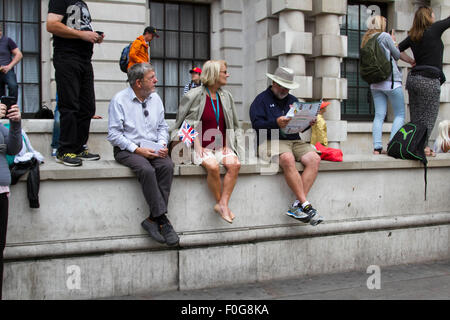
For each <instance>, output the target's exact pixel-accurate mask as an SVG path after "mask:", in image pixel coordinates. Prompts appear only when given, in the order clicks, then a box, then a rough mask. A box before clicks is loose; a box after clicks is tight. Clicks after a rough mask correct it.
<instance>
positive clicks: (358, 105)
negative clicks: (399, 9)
mask: <svg viewBox="0 0 450 320" xmlns="http://www.w3.org/2000/svg"><path fill="white" fill-rule="evenodd" d="M386 13H387V5H386V4H385V3H368V2H364V4H362V3H358V2H356V1H348V6H347V15H346V16H344V17H342V23H341V34H342V35H346V36H347V37H348V50H347V52H348V55H347V58H345V59H344V60H343V62H342V65H341V77H342V78H347V83H348V88H347V89H348V94H347V97H348V98H347V100H344V101H343V102H342V104H341V114H342V119H344V120H372V119H373V115H374V108H373V100H372V95H371V94H370V89H369V84H368V83H367V82H365V81H364V80H363V79H361V77H360V75H359V48H360V45H361V40H362V37H363V36H364V33H365V32H366V30H367V26H366V20H367V18H368V17H370V16H371V15H372V14H375V15H382V16H384V17H386V16H387V15H386ZM388 24H389V21H388ZM388 29H389V27H388Z"/></svg>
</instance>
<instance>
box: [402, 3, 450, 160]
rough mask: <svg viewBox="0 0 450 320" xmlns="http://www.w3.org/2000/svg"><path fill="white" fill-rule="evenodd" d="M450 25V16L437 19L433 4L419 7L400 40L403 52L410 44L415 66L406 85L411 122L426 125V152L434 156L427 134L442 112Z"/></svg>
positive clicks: (428, 134) (427, 154)
mask: <svg viewBox="0 0 450 320" xmlns="http://www.w3.org/2000/svg"><path fill="white" fill-rule="evenodd" d="M448 28H450V16H449V17H447V18H446V19H444V20H440V21H436V22H435V16H434V12H433V10H432V9H431V8H430V7H420V8H419V9H418V10H417V11H416V13H415V15H414V21H413V25H412V28H411V29H410V30H409V32H408V37H406V39H405V40H403V41H402V42H400V44H399V46H398V49H399V50H400V52H402V51H405V50H406V49H408V48H411V50H412V52H413V54H414V59H415V60H416V66H415V67H414V68H413V69H412V70H411V71H410V72H409V74H408V77H407V79H406V89H407V90H408V95H409V109H410V117H411V122H412V123H415V124H421V125H423V126H425V127H427V129H428V130H427V131H428V132H427V140H426V143H425V155H426V156H435V155H436V154H435V152H434V151H433V150H431V148H430V147H429V146H428V138H429V137H430V134H431V131H433V128H434V125H435V123H436V119H437V115H438V113H439V100H440V95H441V87H440V86H441V84H443V83H444V82H445V75H444V73H443V72H442V58H443V53H444V44H443V43H442V39H441V37H442V34H443V33H444V31H445V30H447V29H448Z"/></svg>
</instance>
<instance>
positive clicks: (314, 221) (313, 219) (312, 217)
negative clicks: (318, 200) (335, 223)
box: [303, 204, 323, 226]
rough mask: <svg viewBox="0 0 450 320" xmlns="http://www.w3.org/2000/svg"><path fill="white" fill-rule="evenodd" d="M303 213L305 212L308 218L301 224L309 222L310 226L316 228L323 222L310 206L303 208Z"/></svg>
mask: <svg viewBox="0 0 450 320" xmlns="http://www.w3.org/2000/svg"><path fill="white" fill-rule="evenodd" d="M303 212H305V213H306V214H307V215H308V216H309V218H308V219H307V221H303V222H306V223H308V222H309V224H310V225H312V226H317V225H318V224H319V223H321V222H322V221H323V218H322V217H321V216H320V215H319V214H318V213H317V210H316V209H314V208H313V207H312V205H311V204H308V205H307V206H306V207H304V208H303Z"/></svg>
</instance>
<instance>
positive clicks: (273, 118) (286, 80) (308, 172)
mask: <svg viewBox="0 0 450 320" xmlns="http://www.w3.org/2000/svg"><path fill="white" fill-rule="evenodd" d="M267 77H269V78H270V79H271V80H272V85H271V86H270V87H269V88H267V89H266V90H265V91H263V92H262V93H260V94H259V95H258V96H257V97H256V98H255V100H254V101H253V103H252V105H251V106H250V119H251V121H252V127H253V129H256V130H257V131H258V138H264V141H258V144H259V147H258V150H259V151H258V152H259V156H260V157H261V158H263V159H266V160H269V161H274V160H275V161H278V162H279V164H280V166H281V167H282V168H283V173H284V177H285V179H286V182H287V184H288V186H289V188H291V190H292V191H293V192H294V194H295V196H296V198H297V200H296V201H295V202H294V203H293V204H292V206H291V207H290V209H289V210H288V211H287V212H286V214H287V215H288V216H289V217H292V218H294V219H297V220H300V221H302V222H305V223H310V224H311V225H317V224H319V223H320V222H322V221H323V218H322V217H321V216H319V214H318V213H317V211H316V209H314V208H313V207H312V205H311V203H309V202H308V200H306V197H307V195H308V192H309V190H310V189H311V187H312V185H313V183H314V181H315V179H316V177H317V172H318V170H319V163H320V156H319V155H318V154H317V152H316V150H315V149H314V148H313V147H312V146H311V145H310V144H309V143H307V142H305V141H302V140H301V139H300V135H299V134H298V133H292V134H286V133H284V132H283V130H282V129H284V128H286V126H287V125H288V123H289V121H290V120H291V118H288V117H286V114H287V112H288V111H289V109H290V106H291V105H292V104H293V103H294V102H296V101H298V99H297V98H296V97H294V96H293V95H291V94H289V90H291V89H296V88H298V86H299V85H298V84H297V83H295V82H294V81H293V80H294V71H293V70H292V69H289V68H285V67H279V68H277V70H275V73H274V74H269V73H268V74H267ZM313 123H314V122H312V123H311V124H313ZM260 130H263V132H264V130H265V131H267V139H266V137H265V136H264V134H262V133H261V132H259V131H260ZM273 130H276V131H275V132H278V133H279V134H278V135H279V139H278V138H276V137H273V136H272V132H273ZM271 131H272V132H271ZM262 136H264V137H262ZM258 140H259V139H258ZM261 140H263V139H261ZM296 161H300V162H301V163H302V164H303V165H304V167H305V169H304V170H303V173H302V175H300V173H299V172H298V170H297V168H296V166H295V162H296Z"/></svg>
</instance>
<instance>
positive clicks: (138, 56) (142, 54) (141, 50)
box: [128, 35, 150, 69]
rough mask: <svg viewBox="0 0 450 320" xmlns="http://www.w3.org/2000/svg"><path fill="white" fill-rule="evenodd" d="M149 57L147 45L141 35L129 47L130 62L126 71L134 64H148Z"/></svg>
mask: <svg viewBox="0 0 450 320" xmlns="http://www.w3.org/2000/svg"><path fill="white" fill-rule="evenodd" d="M149 61H150V57H149V54H148V44H147V42H145V40H144V36H143V35H141V36H139V37H137V38H136V40H134V41H133V44H132V45H131V47H130V61H129V62H128V69H129V68H130V67H131V66H132V65H134V64H136V63H142V62H149Z"/></svg>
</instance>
